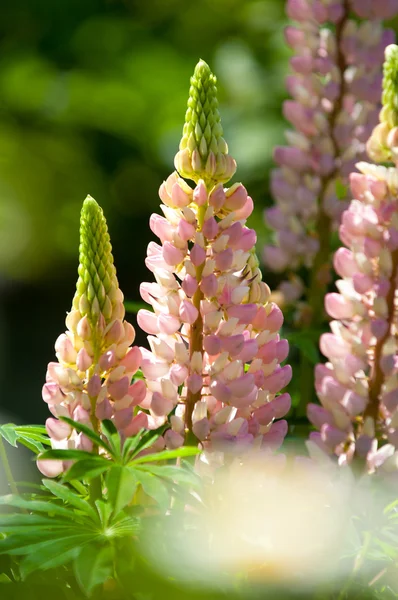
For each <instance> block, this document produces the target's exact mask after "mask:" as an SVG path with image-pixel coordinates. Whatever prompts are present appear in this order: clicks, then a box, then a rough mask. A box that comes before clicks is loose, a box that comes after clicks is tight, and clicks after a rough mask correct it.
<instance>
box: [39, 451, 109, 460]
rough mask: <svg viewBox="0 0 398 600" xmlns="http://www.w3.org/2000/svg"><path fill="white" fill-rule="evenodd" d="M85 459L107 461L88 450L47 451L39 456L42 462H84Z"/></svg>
mask: <svg viewBox="0 0 398 600" xmlns="http://www.w3.org/2000/svg"><path fill="white" fill-rule="evenodd" d="M85 458H91V459H95V460H98V461H104V460H106V459H104V458H101V457H100V456H96V455H95V454H93V453H92V452H87V450H72V449H71V450H58V449H55V450H45V451H44V452H42V453H41V454H40V455H39V459H40V460H83V459H85Z"/></svg>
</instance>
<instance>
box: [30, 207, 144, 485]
mask: <svg viewBox="0 0 398 600" xmlns="http://www.w3.org/2000/svg"><path fill="white" fill-rule="evenodd" d="M79 258H80V264H79V269H78V272H79V279H78V282H77V287H76V294H75V297H74V299H73V305H72V310H71V311H70V312H69V313H68V315H67V317H66V326H67V331H66V333H63V334H62V335H60V336H59V337H58V339H57V341H56V343H55V350H56V356H57V360H58V362H50V363H49V365H48V369H47V375H46V383H45V384H44V386H43V400H44V401H45V402H47V404H48V407H49V409H50V411H51V413H52V414H53V417H51V418H49V419H47V421H46V428H47V432H48V434H49V436H50V438H51V442H52V445H53V447H54V448H64V449H66V448H67V449H70V448H82V449H85V450H91V449H92V443H91V441H90V440H89V439H88V438H87V437H86V436H84V435H83V434H81V433H78V432H76V431H75V430H73V429H72V428H71V427H70V426H69V425H68V424H67V423H65V422H63V421H60V420H59V417H62V416H64V417H69V418H71V419H73V420H74V421H77V422H80V423H84V424H87V425H88V426H89V427H92V428H93V429H95V430H97V432H100V426H99V422H100V421H101V420H103V419H113V421H114V423H115V425H116V427H117V428H118V429H119V430H121V431H122V432H123V434H124V435H131V433H134V432H135V431H136V429H137V426H136V419H135V417H134V407H135V406H136V405H137V404H139V402H140V401H141V400H142V399H143V398H145V395H146V387H145V383H144V382H143V381H142V380H138V381H136V382H135V383H133V384H132V385H131V380H132V377H133V375H134V374H135V373H136V371H137V369H138V368H139V365H140V362H141V352H140V350H139V348H138V347H131V344H132V343H133V342H134V338H135V331H134V328H133V326H132V325H130V323H128V322H127V321H125V320H124V314H125V311H124V306H123V294H122V292H121V290H120V288H119V285H118V281H117V278H116V270H115V267H114V264H113V257H112V253H111V245H110V239H109V234H108V230H107V226H106V221H105V218H104V215H103V212H102V210H101V208H100V207H99V206H98V204H97V203H96V202H95V200H94V199H93V198H90V197H88V198H87V199H86V200H85V202H84V204H83V208H82V212H81V226H80V256H79ZM139 428H140V427H139V426H138V429H139ZM38 465H39V468H40V470H41V471H42V472H43V473H44V474H45V475H48V476H55V475H57V474H59V473H60V472H62V470H63V469H64V467H65V465H64V464H62V463H61V462H59V461H39V463H38Z"/></svg>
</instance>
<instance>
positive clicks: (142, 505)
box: [0, 418, 200, 597]
mask: <svg viewBox="0 0 398 600" xmlns="http://www.w3.org/2000/svg"><path fill="white" fill-rule="evenodd" d="M64 420H65V422H67V423H69V424H70V425H71V426H72V427H74V428H75V429H76V430H77V431H79V432H81V433H83V434H84V435H87V436H88V437H89V438H90V439H91V440H92V441H93V443H94V445H95V446H96V447H97V448H99V449H100V452H101V453H100V454H94V453H90V452H85V451H81V450H73V449H70V450H68V449H65V450H54V449H50V450H45V449H44V447H42V448H41V449H40V454H39V457H38V458H39V459H45V460H50V459H54V460H65V461H66V460H68V461H69V460H70V461H73V464H72V466H71V467H70V468H69V469H68V471H66V473H65V474H64V476H63V478H62V481H55V480H52V479H44V480H43V481H42V485H41V486H37V488H38V489H37V488H34V492H33V493H30V494H23V495H17V494H10V495H7V496H2V497H0V531H1V534H0V560H1V556H6V557H9V558H10V559H11V560H13V561H16V563H15V565H14V570H13V571H12V573H14V575H13V576H12V579H10V577H11V572H10V573H8V571H6V572H4V574H3V575H4V576H3V577H2V579H1V580H0V584H2V583H4V584H5V583H7V582H8V583H9V582H14V583H19V584H21V583H23V582H24V581H28V580H29V578H30V577H31V576H32V574H34V573H37V572H43V571H50V570H51V572H52V573H56V572H58V571H57V570H61V571H60V572H61V574H62V576H63V578H64V579H65V577H66V575H67V577H69V578H70V576H71V573H73V574H74V575H73V576H74V578H75V581H76V582H77V583H78V586H79V587H80V589H81V590H82V592H83V593H84V595H85V596H87V597H91V596H92V595H95V594H97V592H98V589H100V588H101V589H102V587H103V584H105V582H107V581H108V580H109V581H111V582H113V583H114V585H118V584H116V582H117V580H118V577H119V575H118V560H117V557H118V556H119V555H120V552H121V546H123V552H124V554H125V558H126V557H127V556H130V560H131V561H133V550H134V539H135V538H136V537H137V535H138V534H139V531H140V520H141V519H142V518H145V514H146V509H147V508H148V507H149V506H152V508H156V509H157V510H160V511H161V512H162V513H164V512H165V511H166V510H167V509H169V508H170V506H171V499H172V497H173V496H175V497H177V498H184V501H187V499H188V498H189V496H188V494H189V493H190V491H191V490H193V489H195V490H198V489H199V488H200V480H199V478H198V476H197V475H196V474H195V473H194V471H193V470H192V469H191V468H190V466H189V465H188V464H185V463H184V462H183V459H184V458H185V457H190V456H194V455H195V454H197V453H198V450H197V449H195V448H192V447H189V448H180V449H178V450H165V451H161V452H157V453H151V454H150V453H147V454H145V451H147V450H148V448H149V447H150V446H151V445H152V444H153V443H154V442H155V441H156V439H157V437H158V435H157V434H155V435H154V434H153V432H145V431H141V432H140V433H139V434H138V435H136V436H134V437H131V438H128V439H126V440H122V438H121V437H120V435H119V433H118V432H117V430H116V428H115V426H114V425H113V423H112V422H111V421H105V422H104V423H103V427H102V429H103V435H102V436H100V435H97V434H95V433H94V432H93V431H92V430H91V429H89V428H88V427H87V426H86V425H83V424H81V423H77V422H75V421H72V420H71V419H68V418H64ZM17 429H18V428H17V427H16V426H7V427H6V430H5V431H6V436H7V437H6V439H7V440H8V441H10V443H13V444H15V443H16V441H18V436H17V433H16V431H17ZM26 430H27V431H29V432H30V433H31V434H33V433H34V434H35V435H39V434H40V435H42V428H34V427H32V428H22V431H19V434H24V435H25V431H26ZM177 458H178V459H179V460H180V461H182V462H181V464H180V465H179V466H176V465H175V464H173V463H174V461H175V459H177ZM5 509H7V512H4V511H5ZM10 509H14V510H15V509H17V510H19V511H20V512H17V513H16V512H9V511H10ZM126 542H128V543H129V548H128V549H127V550H126V546H125V543H126ZM126 551H127V555H126ZM123 564H125V563H123ZM131 565H132V562H131ZM131 565H130V567H131ZM0 566H1V565H0ZM69 566H70V567H69ZM63 585H66V582H65V581H64V580H63V584H62V586H63ZM62 586H61V587H62Z"/></svg>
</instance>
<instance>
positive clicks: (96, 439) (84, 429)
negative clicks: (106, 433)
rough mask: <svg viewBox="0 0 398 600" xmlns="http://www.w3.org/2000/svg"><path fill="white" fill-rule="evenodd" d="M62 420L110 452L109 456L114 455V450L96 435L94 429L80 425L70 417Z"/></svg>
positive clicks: (61, 418)
mask: <svg viewBox="0 0 398 600" xmlns="http://www.w3.org/2000/svg"><path fill="white" fill-rule="evenodd" d="M60 420H61V421H65V423H68V425H70V426H71V427H73V428H74V429H76V431H79V433H83V434H84V435H85V436H86V437H88V438H89V439H90V440H91V441H92V442H93V443H94V445H95V446H99V447H101V448H104V449H105V450H106V451H107V452H109V454H111V455H112V454H113V450H112V448H111V447H110V446H109V444H107V443H106V442H105V441H104V440H103V439H102V438H101V437H100V436H99V435H98V434H97V433H95V432H94V431H93V430H92V429H90V427H88V426H87V425H85V424H84V423H78V422H77V421H73V420H72V419H69V418H68V417H60Z"/></svg>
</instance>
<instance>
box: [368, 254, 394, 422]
mask: <svg viewBox="0 0 398 600" xmlns="http://www.w3.org/2000/svg"><path fill="white" fill-rule="evenodd" d="M392 263H393V266H392V272H391V277H390V289H389V291H388V294H387V298H386V300H387V307H388V329H387V331H386V333H385V334H384V336H383V337H382V338H380V339H379V340H378V341H377V344H376V346H375V349H374V356H373V365H372V371H371V374H370V380H369V402H368V404H367V406H366V409H365V412H364V419H366V417H371V418H372V419H373V420H374V422H375V423H376V421H377V418H378V416H379V407H380V392H381V388H382V386H383V383H384V379H385V375H384V373H383V370H382V368H381V359H382V357H383V347H384V344H385V343H386V342H387V341H388V339H389V337H390V336H391V327H392V326H393V324H394V320H395V316H396V307H395V291H396V281H397V274H398V250H395V251H394V252H393V253H392Z"/></svg>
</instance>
